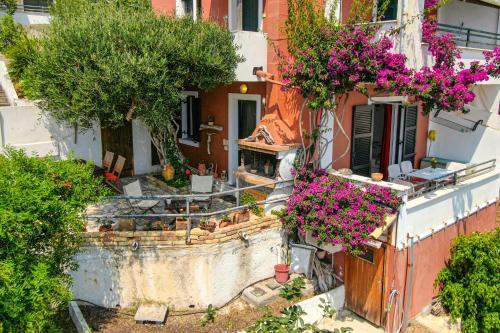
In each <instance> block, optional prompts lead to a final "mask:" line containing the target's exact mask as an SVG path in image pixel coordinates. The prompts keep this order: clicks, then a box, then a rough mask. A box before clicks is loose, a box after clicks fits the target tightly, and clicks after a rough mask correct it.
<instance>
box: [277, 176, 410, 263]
mask: <svg viewBox="0 0 500 333" xmlns="http://www.w3.org/2000/svg"><path fill="white" fill-rule="evenodd" d="M400 205H401V198H399V197H398V196H397V195H396V194H395V193H393V192H392V191H391V190H390V189H388V188H385V187H381V186H377V185H369V186H367V187H360V186H358V185H356V184H354V183H352V182H349V181H348V180H346V179H345V178H341V177H336V176H332V175H329V174H328V173H326V171H325V170H323V169H317V170H314V171H310V169H309V170H308V169H306V168H303V169H301V170H300V171H299V172H298V174H297V177H296V183H295V186H294V190H293V193H292V195H291V196H290V199H289V201H288V206H287V209H286V214H283V219H284V224H285V227H286V228H287V229H288V230H292V231H297V232H299V233H301V234H305V233H306V232H307V231H310V232H311V233H312V237H313V238H315V239H317V240H318V241H320V242H326V243H330V244H332V245H340V246H342V250H343V251H347V252H349V253H352V254H357V253H360V252H362V245H363V244H366V242H367V241H368V239H369V238H370V234H371V233H372V232H373V231H374V230H375V229H376V228H378V227H380V226H382V225H384V224H385V219H386V217H387V216H388V215H389V214H395V213H396V212H397V209H398V207H399V206H400Z"/></svg>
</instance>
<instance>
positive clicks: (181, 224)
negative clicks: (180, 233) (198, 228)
mask: <svg viewBox="0 0 500 333" xmlns="http://www.w3.org/2000/svg"><path fill="white" fill-rule="evenodd" d="M187 225H188V220H187V219H185V218H182V217H178V218H176V219H175V230H186V229H187Z"/></svg>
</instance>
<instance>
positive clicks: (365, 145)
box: [351, 105, 375, 176]
mask: <svg viewBox="0 0 500 333" xmlns="http://www.w3.org/2000/svg"><path fill="white" fill-rule="evenodd" d="M374 110H375V107H374V106H373V105H360V106H356V107H355V108H354V111H353V113H352V154H351V156H352V159H351V168H352V171H353V172H354V173H356V174H358V175H363V176H370V172H371V156H372V140H373V113H374Z"/></svg>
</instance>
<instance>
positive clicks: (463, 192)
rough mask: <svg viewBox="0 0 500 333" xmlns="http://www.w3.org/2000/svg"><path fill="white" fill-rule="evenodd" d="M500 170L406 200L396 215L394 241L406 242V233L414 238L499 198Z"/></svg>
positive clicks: (427, 233) (467, 214) (454, 221)
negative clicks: (398, 214)
mask: <svg viewBox="0 0 500 333" xmlns="http://www.w3.org/2000/svg"><path fill="white" fill-rule="evenodd" d="M499 190H500V174H499V173H498V171H492V172H489V173H487V174H484V175H481V176H478V177H475V178H471V179H469V180H466V181H464V182H462V183H460V184H458V185H455V186H448V187H445V188H442V189H439V190H437V191H434V192H430V193H427V194H425V195H423V196H421V197H418V198H416V199H413V200H409V201H408V202H407V203H406V205H405V212H404V214H402V215H400V216H399V220H398V222H397V223H398V224H397V239H396V245H397V246H398V248H402V247H405V246H407V245H408V239H407V235H410V236H414V237H415V238H414V239H415V242H418V241H419V240H421V239H423V238H425V237H428V236H429V235H431V234H432V233H433V232H437V231H439V230H441V229H443V228H444V227H445V226H449V225H451V224H453V223H456V222H458V221H459V220H460V219H463V218H466V217H467V216H469V215H470V214H472V213H474V212H475V211H477V210H478V209H479V208H483V207H485V206H487V205H489V204H492V203H494V202H497V201H498V195H499Z"/></svg>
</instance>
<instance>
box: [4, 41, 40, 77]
mask: <svg viewBox="0 0 500 333" xmlns="http://www.w3.org/2000/svg"><path fill="white" fill-rule="evenodd" d="M4 53H5V56H6V57H7V58H9V60H10V61H9V65H8V70H9V76H10V78H11V79H12V80H14V81H15V82H19V81H21V80H22V79H23V77H24V73H25V71H26V70H27V69H28V66H29V65H31V64H32V63H33V62H34V61H35V60H36V57H37V55H38V40H37V39H35V38H30V37H28V36H26V35H25V36H22V37H21V38H19V39H18V40H17V41H16V43H14V44H12V45H10V46H9V47H7V48H6V49H5V51H4Z"/></svg>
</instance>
